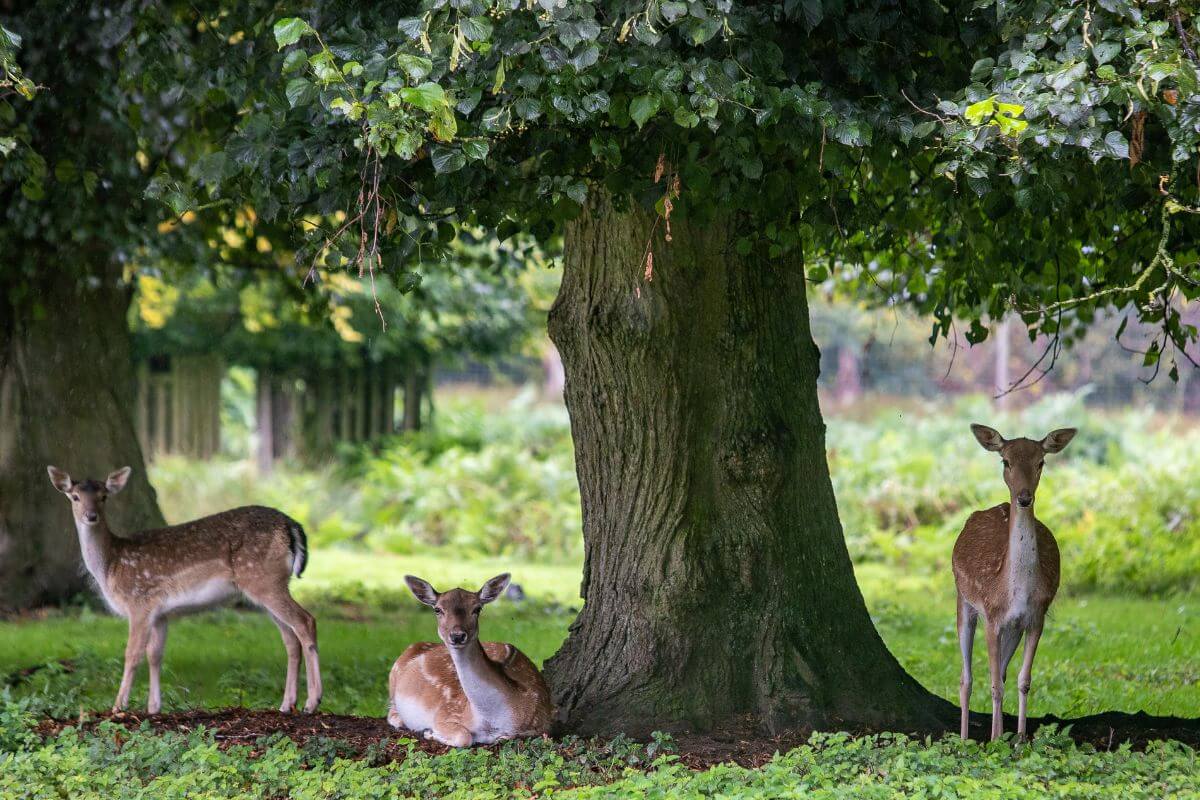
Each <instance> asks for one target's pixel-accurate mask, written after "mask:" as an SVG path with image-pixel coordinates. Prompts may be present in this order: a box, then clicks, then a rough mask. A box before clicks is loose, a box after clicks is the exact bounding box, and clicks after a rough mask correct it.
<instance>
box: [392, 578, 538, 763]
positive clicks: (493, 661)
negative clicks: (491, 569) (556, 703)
mask: <svg viewBox="0 0 1200 800" xmlns="http://www.w3.org/2000/svg"><path fill="white" fill-rule="evenodd" d="M508 578H509V576H508V574H507V573H506V574H504V575H498V576H496V577H495V578H492V579H491V580H490V581H488V582H487V583H485V584H484V585H483V588H481V589H480V590H479V591H478V592H468V591H467V590H465V589H451V590H450V591H448V592H438V591H436V590H434V588H433V587H432V586H430V585H429V584H428V583H427V582H426V581H423V580H421V579H420V578H414V577H413V576H412V575H405V576H404V581H405V583H407V584H408V588H409V589H411V590H412V593H413V594H414V595H415V596H416V598H417V599H418V600H420V601H421V602H422V603H424V604H425V605H427V606H431V607H432V608H433V610H434V613H435V614H437V620H438V636H439V637H441V640H442V642H443V644H436V643H434V642H417V643H416V644H413V645H410V646H409V647H408V649H407V650H405V651H404V653H403V654H401V656H400V657H399V658H398V659H396V663H395V664H394V665H393V666H392V672H391V675H390V676H389V677H388V698H389V702H388V715H387V719H388V722H389V723H390V724H391V725H392V727H394V728H408V729H409V730H411V731H415V732H418V733H421V734H422V735H423V736H424V737H425V738H427V739H433V740H435V741H438V742H441V743H442V744H447V745H450V746H451V747H468V746H470V745H472V744H491V743H492V742H498V741H501V740H503V739H512V738H515V737H523V736H539V735H541V734H543V733H546V732H547V731H548V730H549V728H550V717H551V714H552V711H553V709H552V707H551V705H550V690H549V689H548V688H547V687H546V681H545V680H543V679H542V674H541V673H540V672H538V668H537V667H535V666H534V664H533V662H532V661H530V660H529V658H528V657H526V655H525V654H524V653H522V652H521V651H520V650H518V649H517V648H515V647H513V646H512V645H511V644H505V643H503V642H480V641H479V612H480V611H482V610H483V607H484V606H485V605H486V604H488V603H490V602H492V601H493V600H495V599H496V598H497V597H499V596H500V595H501V593H502V592H503V591H504V589H505V587H506V586H508Z"/></svg>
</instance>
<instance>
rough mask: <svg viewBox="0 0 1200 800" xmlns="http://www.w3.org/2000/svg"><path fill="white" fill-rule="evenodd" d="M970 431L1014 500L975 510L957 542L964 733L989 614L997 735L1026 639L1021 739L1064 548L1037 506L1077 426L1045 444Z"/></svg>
mask: <svg viewBox="0 0 1200 800" xmlns="http://www.w3.org/2000/svg"><path fill="white" fill-rule="evenodd" d="M971 432H972V433H974V434H975V438H976V439H977V440H978V441H979V444H981V445H982V446H983V448H984V449H985V450H991V451H993V452H996V453H999V454H1000V458H1001V459H1002V461H1003V464H1004V482H1005V483H1006V484H1008V491H1009V500H1010V502H1008V503H1001V504H1000V505H998V506H994V507H993V508H989V509H986V510H984V511H976V512H975V513H973V514H971V516H970V517H969V518H968V519H967V524H966V525H964V526H963V529H962V533H960V534H959V535H958V541H956V542H955V543H954V557H953V566H954V584H955V586H956V587H957V589H958V643H959V649H960V651H961V654H962V678H961V680H960V682H959V690H958V697H959V703H960V705H961V706H962V718H961V720H960V728H961V730H960V733H961V734H962V737H963V738H964V739H965V738H967V722H968V716H969V713H970V712H969V708H968V707H969V706H970V703H971V650H972V648H973V647H974V644H975V623H976V622H977V621H978V618H979V615H980V614H983V618H984V624H985V626H986V630H987V649H988V665H989V671H990V673H991V679H992V738H993V739H997V738H999V737H1000V736H1001V734H1003V732H1004V716H1003V705H1004V679H1005V675H1006V674H1007V673H1008V664H1009V661H1011V660H1012V657H1013V653H1015V652H1016V650H1017V644H1018V643H1019V642H1020V641H1021V635H1022V634H1024V635H1025V637H1026V638H1025V653H1024V657H1023V663H1022V664H1021V672H1020V674H1019V675H1018V677H1017V690H1018V692H1019V701H1018V702H1019V708H1018V715H1017V735H1018V736H1019V737H1022V738H1024V736H1025V716H1026V711H1027V706H1028V701H1029V687H1030V680H1031V673H1032V669H1033V657H1034V655H1035V654H1036V653H1037V646H1038V639H1040V638H1041V635H1042V626H1043V625H1044V623H1045V620H1046V610H1047V609H1048V608H1049V607H1050V603H1051V601H1053V600H1054V595H1055V594H1056V593H1057V592H1058V577H1059V555H1058V543H1057V542H1056V541H1055V540H1054V536H1053V534H1051V533H1050V530H1049V529H1048V528H1047V527H1046V526H1045V525H1043V524H1042V523H1041V522H1040V521H1039V520H1038V519H1037V517H1035V516H1034V514H1033V501H1034V498H1035V496H1036V494H1037V488H1038V481H1040V480H1041V477H1042V466H1043V464H1044V462H1045V456H1046V454H1047V453H1057V452H1060V451H1061V450H1062V449H1063V448H1064V447H1066V446H1067V444H1068V443H1069V442H1070V441H1071V439H1072V438H1073V437H1074V436H1075V429H1074V428H1061V429H1059V430H1056V431H1052V432H1050V433H1049V434H1047V436H1046V437H1045V438H1044V439H1041V440H1040V441H1039V440H1036V439H1011V440H1010V439H1005V438H1004V437H1002V436H1001V435H1000V434H999V433H998V432H997V431H996V430H995V429H993V428H989V427H987V426H986V425H972V426H971Z"/></svg>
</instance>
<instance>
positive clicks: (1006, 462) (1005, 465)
mask: <svg viewBox="0 0 1200 800" xmlns="http://www.w3.org/2000/svg"><path fill="white" fill-rule="evenodd" d="M1000 460H1001V461H1003V462H1004V468H1005V469H1008V466H1009V465H1008V459H1007V458H1002V459H1000Z"/></svg>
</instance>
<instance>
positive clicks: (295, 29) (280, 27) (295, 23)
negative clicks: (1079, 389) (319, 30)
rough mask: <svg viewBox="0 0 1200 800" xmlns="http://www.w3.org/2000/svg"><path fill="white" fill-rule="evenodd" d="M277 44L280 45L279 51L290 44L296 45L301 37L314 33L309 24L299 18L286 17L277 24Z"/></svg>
mask: <svg viewBox="0 0 1200 800" xmlns="http://www.w3.org/2000/svg"><path fill="white" fill-rule="evenodd" d="M274 30H275V43H276V44H277V45H279V49H280V50H282V49H283V48H285V47H287V46H288V45H289V44H295V43H296V42H298V41H300V37H302V36H307V35H308V34H310V33H312V32H313V29H312V28H311V27H309V24H308V23H307V22H305V21H304V20H302V19H300V18H299V17H285V18H284V19H281V20H279V21H278V22H276V23H275V28H274Z"/></svg>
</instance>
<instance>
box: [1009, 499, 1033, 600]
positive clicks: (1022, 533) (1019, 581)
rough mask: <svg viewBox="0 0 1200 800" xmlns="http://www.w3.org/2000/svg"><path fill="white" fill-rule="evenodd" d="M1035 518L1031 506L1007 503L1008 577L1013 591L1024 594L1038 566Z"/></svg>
mask: <svg viewBox="0 0 1200 800" xmlns="http://www.w3.org/2000/svg"><path fill="white" fill-rule="evenodd" d="M1038 563H1039V562H1038V547H1037V519H1036V518H1035V517H1034V516H1033V506H1032V505H1030V506H1029V507H1028V508H1022V507H1021V504H1020V503H1009V517H1008V579H1009V585H1010V586H1011V587H1012V590H1013V593H1014V594H1017V593H1021V594H1025V593H1027V592H1028V590H1029V589H1030V587H1031V586H1032V584H1033V582H1034V580H1035V576H1036V574H1037V568H1038Z"/></svg>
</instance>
